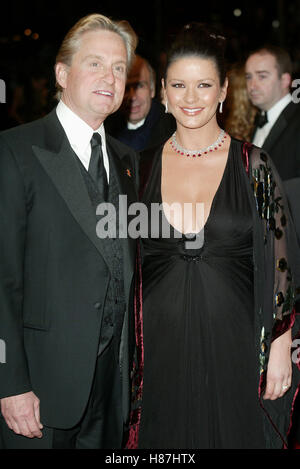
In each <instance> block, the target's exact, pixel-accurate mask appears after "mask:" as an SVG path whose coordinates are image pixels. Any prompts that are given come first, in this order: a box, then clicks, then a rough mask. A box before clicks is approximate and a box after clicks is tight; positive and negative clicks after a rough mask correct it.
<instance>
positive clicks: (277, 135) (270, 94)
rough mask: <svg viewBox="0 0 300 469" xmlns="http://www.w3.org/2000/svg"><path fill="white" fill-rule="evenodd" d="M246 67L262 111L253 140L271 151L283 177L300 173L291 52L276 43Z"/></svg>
mask: <svg viewBox="0 0 300 469" xmlns="http://www.w3.org/2000/svg"><path fill="white" fill-rule="evenodd" d="M245 71H246V81H247V89H248V94H249V98H250V100H251V102H252V103H253V104H254V105H255V106H256V107H257V108H258V109H260V111H261V113H260V115H259V119H258V122H257V127H256V129H255V132H254V135H253V140H252V141H253V143H254V144H255V145H257V146H258V147H262V148H263V149H264V150H266V151H267V152H268V153H269V155H270V156H271V158H272V160H273V161H274V163H275V165H276V167H277V170H278V172H279V175H280V177H281V179H283V180H286V179H291V178H294V177H297V176H300V106H298V104H295V103H294V102H293V101H292V96H291V94H290V86H291V75H292V63H291V59H290V57H289V54H288V53H287V52H286V51H285V50H283V49H281V48H279V47H275V46H268V47H264V48H261V49H258V50H257V51H255V52H253V53H251V54H250V56H249V57H248V59H247V61H246V65H245Z"/></svg>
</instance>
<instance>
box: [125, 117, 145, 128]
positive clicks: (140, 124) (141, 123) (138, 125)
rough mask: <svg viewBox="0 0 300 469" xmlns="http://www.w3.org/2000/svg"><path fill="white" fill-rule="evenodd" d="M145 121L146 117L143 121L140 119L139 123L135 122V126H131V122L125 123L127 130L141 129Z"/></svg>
mask: <svg viewBox="0 0 300 469" xmlns="http://www.w3.org/2000/svg"><path fill="white" fill-rule="evenodd" d="M145 120H146V117H145V118H144V119H142V120H141V121H139V122H137V123H136V124H133V123H132V122H129V121H128V122H127V128H128V129H129V130H136V129H138V128H139V127H142V125H144V122H145Z"/></svg>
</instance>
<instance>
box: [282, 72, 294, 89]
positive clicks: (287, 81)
mask: <svg viewBox="0 0 300 469" xmlns="http://www.w3.org/2000/svg"><path fill="white" fill-rule="evenodd" d="M280 80H281V85H282V88H283V89H287V90H289V89H290V87H291V83H292V77H291V75H290V74H289V73H283V74H282V75H281V78H280Z"/></svg>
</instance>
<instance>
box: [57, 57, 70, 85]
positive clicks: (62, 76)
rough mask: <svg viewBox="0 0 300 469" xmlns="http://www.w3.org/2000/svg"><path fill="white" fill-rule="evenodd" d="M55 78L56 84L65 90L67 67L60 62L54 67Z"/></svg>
mask: <svg viewBox="0 0 300 469" xmlns="http://www.w3.org/2000/svg"><path fill="white" fill-rule="evenodd" d="M55 77H56V81H57V83H58V84H59V85H60V86H61V87H62V88H63V89H65V88H66V87H67V81H68V66H67V65H66V64H63V63H62V62H58V63H57V64H56V65H55Z"/></svg>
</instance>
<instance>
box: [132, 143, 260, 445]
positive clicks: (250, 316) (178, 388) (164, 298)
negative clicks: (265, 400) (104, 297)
mask: <svg viewBox="0 0 300 469" xmlns="http://www.w3.org/2000/svg"><path fill="white" fill-rule="evenodd" d="M235 159H237V157H236V155H235V153H234V152H233V151H232V150H231V149H230V150H229V155H228V159H227V163H226V166H225V170H224V173H223V177H222V180H221V182H220V185H219V187H218V190H217V192H216V194H215V197H214V199H213V203H212V206H211V211H210V214H209V217H208V220H207V222H206V224H205V226H204V231H203V232H202V234H203V233H204V242H203V245H202V247H198V248H197V249H195V245H193V248H191V241H192V242H193V241H194V242H198V241H199V242H200V241H201V236H199V235H201V233H200V234H198V237H197V238H194V239H193V238H190V237H189V236H184V235H182V236H180V238H179V237H178V236H179V235H180V233H179V232H178V231H176V230H175V229H174V228H173V227H171V226H170V225H169V224H168V222H167V219H166V217H165V215H164V214H163V213H162V215H161V220H160V223H158V224H155V222H154V221H153V217H152V220H151V223H152V224H151V223H149V231H150V228H152V237H151V236H150V234H149V237H148V238H145V239H144V240H143V247H144V254H145V257H144V264H143V289H144V292H143V295H144V306H143V312H144V350H145V367H144V394H143V405H142V417H141V426H140V434H139V448H151V449H152V448H168V449H181V448H195V449H196V448H198V449H206V448H208V449H209V448H212V449H213V448H216V449H217V448H236V449H241V448H242V449H247V448H249V449H250V448H264V447H265V438H264V434H263V420H262V415H261V409H260V404H259V399H258V378H257V377H258V371H257V367H258V364H257V360H256V354H255V344H254V293H253V261H252V251H253V244H252V214H251V207H250V203H249V198H248V195H247V190H246V186H245V173H244V172H245V169H244V167H243V164H242V160H241V161H235ZM241 159H242V157H241ZM161 201H162V199H161V151H160V152H159V154H158V153H157V154H156V155H155V160H154V163H153V166H152V170H151V175H150V178H149V182H148V184H147V187H146V190H145V192H144V194H143V202H144V203H145V204H146V205H147V206H148V207H149V213H150V204H153V203H157V204H160V203H161ZM166 226H168V227H169V229H170V233H171V236H170V237H168V238H167V237H166V233H165V228H166ZM198 238H199V239H198ZM187 241H189V243H188V244H189V245H188V244H187Z"/></svg>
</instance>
